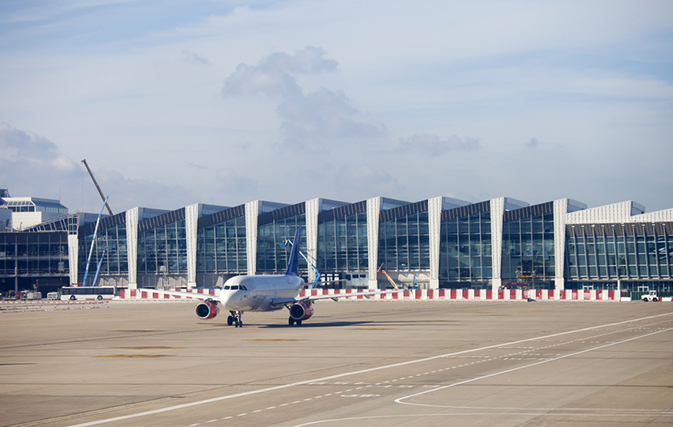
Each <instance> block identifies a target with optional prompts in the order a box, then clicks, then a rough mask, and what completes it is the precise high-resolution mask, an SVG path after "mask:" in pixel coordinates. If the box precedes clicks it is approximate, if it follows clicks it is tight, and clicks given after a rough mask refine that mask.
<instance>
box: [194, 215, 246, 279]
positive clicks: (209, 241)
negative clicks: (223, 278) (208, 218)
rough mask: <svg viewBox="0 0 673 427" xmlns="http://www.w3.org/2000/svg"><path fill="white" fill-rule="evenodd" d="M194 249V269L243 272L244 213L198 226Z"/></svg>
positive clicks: (244, 269) (244, 244)
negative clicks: (203, 226)
mask: <svg viewBox="0 0 673 427" xmlns="http://www.w3.org/2000/svg"><path fill="white" fill-rule="evenodd" d="M196 253H197V255H196V271H197V272H198V273H237V274H245V273H246V272H247V269H248V258H247V243H246V231H245V217H244V216H241V217H238V218H234V219H230V220H228V221H224V222H220V223H217V224H213V225H209V226H207V227H205V228H200V229H199V230H198V237H197V241H196Z"/></svg>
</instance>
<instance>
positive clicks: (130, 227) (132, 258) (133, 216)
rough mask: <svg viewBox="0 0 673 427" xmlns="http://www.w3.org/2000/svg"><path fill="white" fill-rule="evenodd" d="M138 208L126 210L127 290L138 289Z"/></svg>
mask: <svg viewBox="0 0 673 427" xmlns="http://www.w3.org/2000/svg"><path fill="white" fill-rule="evenodd" d="M139 216H140V208H133V209H129V210H127V211H126V255H127V259H128V266H129V290H130V289H138V218H139Z"/></svg>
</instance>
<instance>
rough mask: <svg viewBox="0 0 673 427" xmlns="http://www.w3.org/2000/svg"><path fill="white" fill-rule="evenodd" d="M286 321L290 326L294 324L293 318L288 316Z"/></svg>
mask: <svg viewBox="0 0 673 427" xmlns="http://www.w3.org/2000/svg"><path fill="white" fill-rule="evenodd" d="M287 323H288V324H289V325H290V326H292V325H294V319H293V318H291V317H290V318H289V319H288V321H287Z"/></svg>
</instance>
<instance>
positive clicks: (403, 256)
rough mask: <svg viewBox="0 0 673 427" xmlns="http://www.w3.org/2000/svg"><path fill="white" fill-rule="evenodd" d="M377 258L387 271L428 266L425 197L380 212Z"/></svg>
mask: <svg viewBox="0 0 673 427" xmlns="http://www.w3.org/2000/svg"><path fill="white" fill-rule="evenodd" d="M378 258H379V263H383V266H384V269H386V270H390V271H393V270H398V271H419V270H429V269H430V230H429V227H428V203H427V201H425V202H420V203H414V204H411V205H405V206H402V207H400V208H395V209H390V210H387V211H383V212H381V215H380V222H379V251H378Z"/></svg>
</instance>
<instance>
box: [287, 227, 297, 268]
mask: <svg viewBox="0 0 673 427" xmlns="http://www.w3.org/2000/svg"><path fill="white" fill-rule="evenodd" d="M300 236H301V228H300V227H297V231H296V232H295V233H294V241H293V242H292V251H291V252H290V260H289V261H288V263H287V270H285V275H286V276H298V275H299V237H300Z"/></svg>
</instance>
